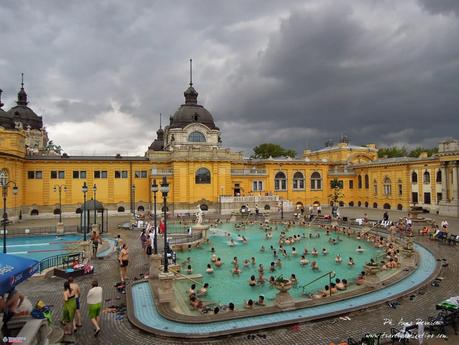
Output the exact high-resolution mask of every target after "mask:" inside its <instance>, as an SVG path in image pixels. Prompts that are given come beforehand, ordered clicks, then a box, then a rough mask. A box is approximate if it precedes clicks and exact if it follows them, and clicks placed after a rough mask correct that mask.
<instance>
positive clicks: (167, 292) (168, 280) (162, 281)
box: [158, 272, 175, 303]
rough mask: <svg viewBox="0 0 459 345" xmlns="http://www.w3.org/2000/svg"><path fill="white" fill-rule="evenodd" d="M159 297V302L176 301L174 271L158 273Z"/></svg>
mask: <svg viewBox="0 0 459 345" xmlns="http://www.w3.org/2000/svg"><path fill="white" fill-rule="evenodd" d="M158 278H159V286H158V299H159V303H173V302H174V301H175V293H174V279H175V275H174V273H172V272H167V273H164V272H161V273H159V275H158Z"/></svg>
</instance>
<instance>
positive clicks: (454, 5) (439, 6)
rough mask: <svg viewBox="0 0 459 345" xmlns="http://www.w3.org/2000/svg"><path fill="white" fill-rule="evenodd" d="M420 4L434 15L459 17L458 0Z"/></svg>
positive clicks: (421, 0) (427, 1) (436, 0)
mask: <svg viewBox="0 0 459 345" xmlns="http://www.w3.org/2000/svg"><path fill="white" fill-rule="evenodd" d="M420 3H421V4H422V5H423V6H424V7H425V8H426V9H427V10H428V11H430V12H432V13H435V14H437V13H444V14H449V13H454V14H456V15H459V2H458V1H457V0H420Z"/></svg>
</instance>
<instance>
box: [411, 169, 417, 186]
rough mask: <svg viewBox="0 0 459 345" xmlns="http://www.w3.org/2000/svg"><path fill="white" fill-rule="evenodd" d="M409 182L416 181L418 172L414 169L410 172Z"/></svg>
mask: <svg viewBox="0 0 459 345" xmlns="http://www.w3.org/2000/svg"><path fill="white" fill-rule="evenodd" d="M411 183H418V174H417V173H416V171H413V172H412V173H411Z"/></svg>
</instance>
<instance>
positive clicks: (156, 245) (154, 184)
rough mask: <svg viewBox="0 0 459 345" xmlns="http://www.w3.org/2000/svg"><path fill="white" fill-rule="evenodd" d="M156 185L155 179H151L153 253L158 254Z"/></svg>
mask: <svg viewBox="0 0 459 345" xmlns="http://www.w3.org/2000/svg"><path fill="white" fill-rule="evenodd" d="M158 190H159V189H158V185H157V184H156V179H154V180H153V184H152V185H151V191H152V192H153V217H154V221H153V222H154V223H153V224H154V226H155V236H154V237H153V254H155V255H156V254H158V242H157V240H156V236H157V235H158V234H157V232H156V229H157V227H156V193H158Z"/></svg>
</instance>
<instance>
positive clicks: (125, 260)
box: [118, 243, 129, 282]
mask: <svg viewBox="0 0 459 345" xmlns="http://www.w3.org/2000/svg"><path fill="white" fill-rule="evenodd" d="M118 260H119V262H120V275H121V281H122V282H124V280H125V279H126V278H127V267H128V264H129V251H128V247H127V244H126V243H124V244H123V247H122V248H121V252H120V256H119V258H118Z"/></svg>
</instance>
